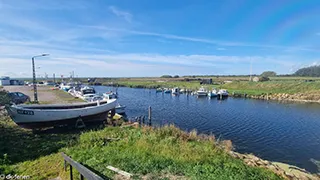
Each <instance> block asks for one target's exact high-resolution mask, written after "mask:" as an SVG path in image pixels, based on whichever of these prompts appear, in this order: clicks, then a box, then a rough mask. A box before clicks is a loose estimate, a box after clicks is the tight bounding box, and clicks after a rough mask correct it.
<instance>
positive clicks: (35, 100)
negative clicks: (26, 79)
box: [32, 54, 49, 103]
mask: <svg viewBox="0 0 320 180" xmlns="http://www.w3.org/2000/svg"><path fill="white" fill-rule="evenodd" d="M42 56H49V54H41V55H38V56H33V57H32V74H33V93H34V102H35V103H38V92H37V84H36V70H35V67H34V59H35V58H36V57H42Z"/></svg>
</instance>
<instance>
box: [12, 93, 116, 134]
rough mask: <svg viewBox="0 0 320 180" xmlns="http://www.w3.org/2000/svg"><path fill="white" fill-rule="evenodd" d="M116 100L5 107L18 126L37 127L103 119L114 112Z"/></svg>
mask: <svg viewBox="0 0 320 180" xmlns="http://www.w3.org/2000/svg"><path fill="white" fill-rule="evenodd" d="M116 106H117V100H116V99H111V100H103V101H97V102H91V103H78V104H63V105H59V104H57V105H15V104H14V105H11V106H6V109H7V111H8V113H9V115H10V117H11V119H12V120H13V121H14V122H15V123H16V124H17V125H19V126H21V127H23V128H28V129H39V128H45V127H55V126H63V125H73V126H75V125H76V124H77V122H78V121H82V123H86V122H95V121H103V120H105V119H106V118H107V115H108V113H109V112H111V114H112V115H114V113H115V107H116Z"/></svg>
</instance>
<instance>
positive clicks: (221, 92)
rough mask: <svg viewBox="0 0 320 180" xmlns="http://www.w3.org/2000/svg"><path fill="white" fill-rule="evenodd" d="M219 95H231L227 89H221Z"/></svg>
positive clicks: (219, 96)
mask: <svg viewBox="0 0 320 180" xmlns="http://www.w3.org/2000/svg"><path fill="white" fill-rule="evenodd" d="M217 95H218V98H225V97H228V96H229V93H228V91H227V90H226V89H220V90H219V91H218V93H217Z"/></svg>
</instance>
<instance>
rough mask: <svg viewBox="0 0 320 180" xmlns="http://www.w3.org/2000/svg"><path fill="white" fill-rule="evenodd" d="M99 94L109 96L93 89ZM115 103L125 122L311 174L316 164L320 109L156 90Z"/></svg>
mask: <svg viewBox="0 0 320 180" xmlns="http://www.w3.org/2000/svg"><path fill="white" fill-rule="evenodd" d="M95 89H96V90H97V91H98V92H101V93H102V92H106V91H109V90H112V88H111V87H103V86H97V87H95ZM118 93H119V102H120V104H123V105H126V106H127V109H126V112H127V115H128V117H135V116H140V115H145V116H147V114H148V107H149V106H151V107H152V109H153V112H152V117H153V123H154V124H159V125H163V124H167V123H174V124H175V125H177V126H178V127H180V128H182V129H184V130H192V129H197V130H198V132H201V133H208V134H210V133H213V134H214V135H215V136H216V138H218V137H220V138H222V139H230V140H232V142H233V144H234V146H235V149H236V151H238V152H242V153H243V152H246V153H253V154H255V155H257V156H259V157H261V158H263V159H267V160H271V161H279V162H285V163H289V164H293V165H296V166H299V167H302V168H305V169H307V170H309V171H311V172H316V171H317V167H316V166H315V165H314V164H313V163H312V162H311V161H310V160H311V159H316V160H320V105H319V104H298V103H279V102H268V101H262V100H253V99H238V98H228V99H227V100H223V101H218V100H217V99H208V98H197V97H195V96H187V95H184V94H182V95H180V96H172V95H171V94H162V93H156V92H155V90H149V89H134V88H119V89H118Z"/></svg>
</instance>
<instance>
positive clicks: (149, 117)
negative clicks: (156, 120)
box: [148, 106, 152, 126]
mask: <svg viewBox="0 0 320 180" xmlns="http://www.w3.org/2000/svg"><path fill="white" fill-rule="evenodd" d="M151 115H152V113H151V106H149V116H148V119H149V126H151V125H152V124H151Z"/></svg>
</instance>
